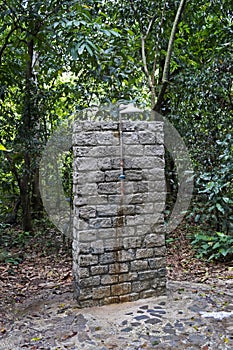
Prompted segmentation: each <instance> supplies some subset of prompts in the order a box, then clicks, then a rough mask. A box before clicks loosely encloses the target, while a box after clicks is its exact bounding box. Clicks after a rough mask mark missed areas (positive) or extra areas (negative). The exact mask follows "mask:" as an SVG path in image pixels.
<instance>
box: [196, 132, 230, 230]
mask: <svg viewBox="0 0 233 350" xmlns="http://www.w3.org/2000/svg"><path fill="white" fill-rule="evenodd" d="M216 146H217V147H219V148H221V149H222V150H223V151H222V152H223V153H222V154H220V155H219V157H218V162H217V164H216V165H215V171H214V172H213V170H211V171H208V172H203V173H200V174H199V177H198V178H197V181H196V185H197V191H198V196H197V199H196V202H195V206H194V209H193V212H192V214H191V215H193V216H194V221H195V223H200V222H201V223H205V224H207V223H208V225H209V226H210V227H211V226H212V227H214V228H216V229H217V230H218V231H222V232H226V233H228V232H229V233H232V232H233V215H232V213H233V143H232V136H231V135H230V134H227V135H226V138H225V140H224V141H217V142H216ZM216 153H217V151H216Z"/></svg>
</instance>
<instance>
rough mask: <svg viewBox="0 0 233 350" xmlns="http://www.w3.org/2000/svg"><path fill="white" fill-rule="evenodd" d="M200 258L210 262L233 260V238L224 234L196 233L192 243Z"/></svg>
mask: <svg viewBox="0 0 233 350" xmlns="http://www.w3.org/2000/svg"><path fill="white" fill-rule="evenodd" d="M191 244H192V246H193V247H194V249H195V250H196V251H197V257H198V258H204V259H207V260H208V261H211V260H219V261H227V260H231V259H232V258H233V237H232V236H228V235H226V234H224V233H222V232H216V233H215V234H211V235H210V234H204V233H196V234H195V236H194V240H193V241H192V242H191Z"/></svg>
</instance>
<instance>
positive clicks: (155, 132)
mask: <svg viewBox="0 0 233 350" xmlns="http://www.w3.org/2000/svg"><path fill="white" fill-rule="evenodd" d="M74 130H75V131H74V137H73V140H74V157H75V160H74V172H75V174H74V235H73V238H74V242H73V258H74V262H73V271H74V278H75V286H76V287H75V288H76V289H77V291H76V296H77V298H78V300H79V304H80V306H82V307H85V306H95V305H105V304H109V303H116V302H125V301H133V300H137V299H139V298H142V297H149V296H151V295H155V294H160V293H161V294H162V293H163V292H164V289H165V281H166V278H165V275H166V269H165V238H164V226H163V217H162V211H163V210H164V201H165V179H164V146H163V125H162V123H161V122H148V121H139V122H131V121H123V122H122V130H123V135H122V141H123V159H122V162H121V159H120V147H119V146H120V133H119V123H118V122H114V121H109V122H107V121H105V122H91V121H90V122H89V121H86V122H81V123H79V124H78V126H76V127H75V128H74ZM121 166H123V170H124V175H125V179H124V181H122V180H120V178H119V176H120V174H121V172H122V168H121Z"/></svg>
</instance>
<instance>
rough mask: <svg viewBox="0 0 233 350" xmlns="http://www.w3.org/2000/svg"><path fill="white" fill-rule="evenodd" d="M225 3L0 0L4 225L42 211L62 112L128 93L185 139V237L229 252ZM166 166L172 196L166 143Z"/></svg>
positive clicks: (228, 23)
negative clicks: (189, 168)
mask: <svg viewBox="0 0 233 350" xmlns="http://www.w3.org/2000/svg"><path fill="white" fill-rule="evenodd" d="M231 9H232V4H231V1H230V0H223V1H221V2H220V1H218V0H210V1H207V0H201V1H198V2H196V1H185V0H181V1H175V0H172V1H164V0H156V1H152V0H149V1H148V0H143V1H141V0H134V1H130V0H126V1H117V0H115V1H114V0H112V1H111V0H102V1H94V0H88V1H77V0H73V1H66V0H64V1H59V0H46V1H45V0H39V1H38V0H31V1H27V0H25V1H19V0H7V1H5V0H1V1H0V28H1V30H0V109H1V113H0V123H1V129H0V163H1V167H0V183H1V186H0V221H1V225H2V227H3V226H4V225H5V224H6V223H8V224H14V223H16V222H20V223H21V224H22V229H23V231H24V232H30V231H32V230H33V223H34V222H35V220H37V221H36V222H38V218H41V214H42V213H43V206H42V203H41V198H40V193H39V186H38V181H39V178H38V177H39V173H38V171H39V170H38V168H39V161H40V157H41V152H42V150H43V148H44V146H45V144H46V142H47V140H48V138H49V136H50V135H51V133H52V132H53V130H55V129H56V127H57V126H58V125H59V124H60V123H61V121H62V120H65V119H67V118H68V117H69V116H70V114H71V113H73V112H75V111H76V110H82V109H83V108H86V107H88V106H90V105H93V104H97V105H98V104H103V103H116V102H118V101H134V102H136V103H138V104H139V105H141V106H143V107H149V108H152V109H154V110H155V111H158V112H159V113H161V114H162V115H164V116H166V117H167V118H168V119H169V120H170V122H171V123H172V124H173V125H174V126H175V127H176V129H177V130H178V131H179V133H180V135H181V136H182V138H183V139H184V141H185V143H186V145H187V147H188V149H189V151H190V155H191V158H192V162H193V167H194V171H195V190H194V196H193V201H192V204H191V207H190V211H189V213H188V215H187V219H186V220H187V222H188V223H189V225H192V226H193V225H195V226H198V231H197V232H196V231H195V232H196V236H195V237H194V242H195V243H194V246H195V247H197V246H198V247H199V248H200V247H203V245H202V243H203V244H204V243H205V242H207V245H205V247H206V250H208V249H207V248H208V247H210V246H211V245H212V246H214V247H215V248H214V249H215V250H216V249H217V253H216V256H214V258H215V257H216V258H218V257H219V256H217V254H219V252H220V249H223V250H222V252H223V254H222V256H223V257H224V256H225V255H228V256H229V255H231V254H232V250H233V248H232V239H231V238H229V236H231V235H232V232H233V210H232V209H233V139H232V124H233V112H232V107H233V100H232V99H233V94H232V92H233V87H232V64H231V63H232V62H231V61H232V54H233V44H232V42H233V41H232V39H233V14H232V12H231ZM66 159H67V162H68V161H69V156H67V158H66ZM166 173H167V187H168V191H169V192H171V193H170V196H169V201H171V200H173V201H174V200H175V197H176V191H177V186H178V180H177V177H176V174H175V169H174V164H173V162H172V159H170V157H169V155H168V156H167V169H166ZM64 174H65V175H64V185H65V189H66V190H67V192H68V193H70V190H69V186H70V185H69V184H68V183H67V181H66V179H67V178H68V177H67V171H66V169H65V170H64ZM171 207H172V204H171V203H168V206H167V209H168V211H169V210H170V208H171ZM217 232H218V234H217ZM223 235H224V236H223ZM212 236H214V237H215V238H214V239H213V238H212ZM224 237H226V238H224ZM228 238H229V239H228ZM219 239H220V242H219ZM211 242H213V244H212V243H211ZM224 242H228V243H227V247H226V244H225V243H224ZM229 242H231V243H230V246H229ZM199 243H200V244H199ZM197 249H198V248H197ZM200 249H201V248H200ZM224 249H225V250H224ZM226 249H227V254H226ZM208 253H209V251H208ZM203 255H205V254H204V253H203ZM207 255H208V256H211V253H210V254H207ZM220 255H221V252H220Z"/></svg>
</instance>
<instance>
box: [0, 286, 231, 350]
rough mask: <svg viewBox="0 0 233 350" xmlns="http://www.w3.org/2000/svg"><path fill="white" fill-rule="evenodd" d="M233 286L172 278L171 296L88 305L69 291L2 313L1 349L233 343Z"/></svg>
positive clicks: (210, 349)
mask: <svg viewBox="0 0 233 350" xmlns="http://www.w3.org/2000/svg"><path fill="white" fill-rule="evenodd" d="M232 296H233V291H232V290H231V289H230V284H229V285H228V286H226V287H215V286H210V285H204V284H191V283H187V282H169V283H168V289H167V296H161V297H154V298H150V299H145V300H138V301H136V302H131V303H123V304H113V305H108V306H102V307H93V308H86V309H79V308H77V306H76V304H75V302H74V301H73V299H72V294H71V293H70V292H66V293H62V294H60V295H54V294H53V295H47V296H44V297H43V299H40V300H37V301H35V302H34V303H31V304H30V305H24V304H23V305H17V307H15V308H14V309H12V310H11V311H10V310H8V312H6V311H5V312H3V314H2V316H1V335H0V350H3V349H4V350H13V349H14V350H18V349H25V350H26V349H33V350H36V349H46V350H60V349H64V350H65V349H73V350H74V349H77V350H80V349H87V350H92V349H93V350H114V349H116V350H125V349H126V350H140V349H170V350H173V349H178V350H183V349H188V350H194V349H197V350H225V349H226V350H228V349H229V350H230V349H233V299H232Z"/></svg>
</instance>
